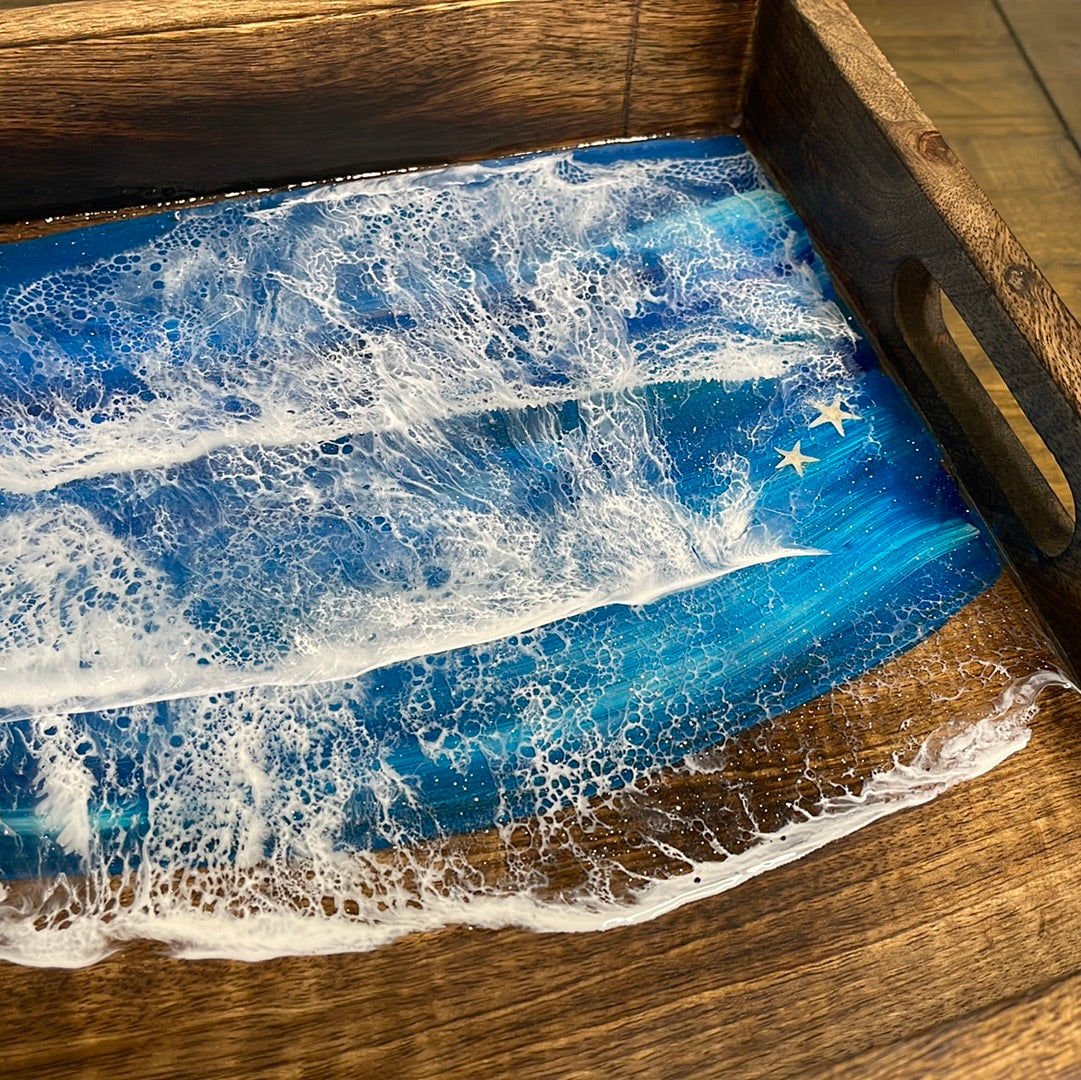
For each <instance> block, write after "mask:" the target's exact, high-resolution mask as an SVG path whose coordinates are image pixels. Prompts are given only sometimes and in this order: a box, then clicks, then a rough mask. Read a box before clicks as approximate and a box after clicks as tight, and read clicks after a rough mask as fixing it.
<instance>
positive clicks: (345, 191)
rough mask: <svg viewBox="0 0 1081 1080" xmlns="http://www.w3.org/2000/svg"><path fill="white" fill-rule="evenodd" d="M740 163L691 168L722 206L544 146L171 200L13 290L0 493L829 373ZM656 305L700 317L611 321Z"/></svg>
mask: <svg viewBox="0 0 1081 1080" xmlns="http://www.w3.org/2000/svg"><path fill="white" fill-rule="evenodd" d="M752 168H753V166H752V165H751V163H750V161H749V159H747V158H728V159H720V160H719V161H717V162H716V163H714V164H713V165H712V166H711V167H710V168H708V169H699V170H698V171H699V173H701V175H700V176H699V177H698V178H697V180H696V182H698V183H700V184H702V185H704V186H706V187H707V188H708V189H709V190H711V191H713V192H715V193H717V194H719V195H722V196H723V195H724V194H728V195H729V197H728V198H727V199H721V202H720V205H719V206H718V205H715V204H714V203H707V204H705V205H698V204H696V203H695V202H694V201H693V200H692V199H690V198H688V196H687V195H686V194H681V193H680V191H679V189H678V188H677V187H673V186H671V185H669V186H666V185H665V183H664V177H663V175H662V176H660V177H657V176H651V175H650V169H649V168H648V167H645V166H644V164H643V163H642V162H633V161H632V162H624V163H621V164H618V165H607V166H605V167H603V168H600V167H585V166H577V165H575V164H574V163H573V162H572V161H571V158H570V155H567V154H564V155H553V156H551V157H550V158H545V159H539V160H536V161H526V162H519V163H517V164H516V165H515V166H514V169H513V170H511V169H508V168H507V167H494V168H493V167H485V166H472V167H467V168H459V169H456V170H447V171H446V172H444V173H441V174H440V173H435V174H421V175H417V176H410V177H395V178H386V179H384V180H382V181H364V182H361V183H359V184H354V185H350V184H345V185H339V186H337V187H333V188H324V189H318V190H317V191H313V192H310V193H307V194H305V195H303V196H301V197H292V198H290V199H288V200H287V201H285V202H283V203H281V204H279V205H275V206H273V207H270V208H266V209H261V210H260V209H250V208H246V207H245V206H244V205H238V204H226V205H224V206H220V207H211V208H206V209H202V210H196V211H187V212H185V213H184V214H182V215H178V216H177V220H176V224H175V225H174V226H172V227H171V228H169V229H167V230H165V231H164V232H163V233H162V234H161V235H158V236H156V237H155V238H154V239H153V240H150V241H147V242H144V243H143V244H141V245H140V246H138V247H137V248H135V249H133V250H131V251H128V252H124V253H121V254H117V255H115V256H114V255H109V256H104V257H102V258H101V259H99V260H97V261H96V262H92V263H91V264H89V265H87V266H82V267H79V268H76V269H72V270H65V271H63V272H57V273H54V274H48V275H44V276H42V277H40V278H37V279H34V280H31V281H26V282H21V283H19V284H17V285H12V286H10V287H9V288H8V289H7V290H6V292H5V293H4V294H3V295H2V296H0V350H2V352H3V354H4V356H5V357H6V363H5V371H4V374H5V376H6V377H7V378H8V379H9V380H10V381H11V383H12V388H11V389H12V392H8V393H5V395H4V403H3V409H4V411H5V414H4V416H3V417H0V421H2V423H3V427H4V428H5V429H6V437H5V441H4V447H3V450H2V452H0V490H4V491H8V492H15V493H23V494H26V493H32V492H37V491H43V490H50V489H52V488H55V487H57V486H58V485H62V484H65V483H70V482H72V481H75V480H79V479H85V478H89V477H94V476H100V475H104V474H107V473H110V472H118V471H127V470H132V469H154V468H166V467H168V466H170V465H175V464H178V463H182V462H186V461H192V460H195V459H196V458H198V457H200V456H202V455H204V454H207V453H210V452H212V451H214V450H216V449H219V448H221V447H223V446H245V445H254V444H260V445H265V446H274V445H292V444H298V443H303V442H311V441H318V440H329V439H334V438H338V437H340V436H342V435H355V434H358V433H361V432H383V431H400V430H406V429H408V428H410V427H412V426H416V425H424V424H425V423H427V422H429V421H431V420H433V419H440V418H447V417H449V416H454V415H459V414H461V413H468V412H478V411H485V410H491V409H510V408H528V407H531V406H541V405H544V404H548V403H551V402H553V401H555V400H565V399H575V398H581V397H586V396H589V395H591V394H595V393H598V392H611V391H619V390H623V389H626V388H630V387H638V386H643V385H648V384H652V383H657V382H663V381H671V380H681V379H715V380H742V379H748V378H772V377H778V376H780V375H782V374H784V373H785V372H786V371H788V370H790V369H791V368H792V367H793V366H795V365H798V364H803V363H807V362H808V360H809V358H811V360H812V362H815V356H816V354H817V362H818V363H820V364H821V365H823V366H824V367H829V366H830V364H833V365H834V366H835V367H836V365H837V363H838V360H839V358H838V356H837V354H836V350H835V348H834V345H835V343H836V342H837V341H839V340H842V339H844V340H847V336H848V333H849V332H848V328H847V326H846V325H845V322H844V319H843V318H842V316H841V315H840V313H839V312H838V311H837V309H836V308H835V307H834V306H833V305H832V304H829V303H827V302H825V301H824V300H823V299H822V297H821V294H820V292H819V290H818V287H817V283H816V282H815V281H814V278H813V275H809V274H808V273H807V272H806V270H800V269H793V270H792V271H791V273H789V274H787V275H778V274H777V272H776V267H777V265H778V264H779V263H781V264H783V263H785V262H786V261H787V255H786V247H787V245H789V244H790V243H791V228H790V224H789V220H788V213H789V211H788V210H787V207H786V205H785V204H784V203H783V201H782V200H781V199H780V198H779V196H777V195H776V194H775V193H774V192H771V191H764V190H763V191H753V192H750V193H745V194H740V195H732V194H730V193H731V192H732V191H733V190H734V187H733V184H734V182H735V181H736V180H738V178H739V177H740V176H741V175H743V174H746V173H747V172H748V171H749V170H751V169H752ZM572 169H574V170H577V171H578V172H580V173H581V174H582V175H581V177H576V178H575V180H574V181H573V182H568V180H567V176H568V173H569V171H571V170H572ZM585 181H589V182H585ZM662 310H664V311H666V312H668V313H669V315H671V316H674V317H675V318H679V317H680V316H682V315H684V314H686V313H689V312H697V313H698V315H697V317H696V319H695V321H694V324H693V325H692V326H691V327H689V328H688V330H687V332H686V333H681V334H676V335H673V334H672V332H671V326H667V327H665V328H663V329H662V330H656V329H654V330H651V329H649V328H646V327H642V328H641V329H639V330H634V329H633V328H629V327H630V324H631V323H634V321H635V320H641V319H642V318H643V317H644V316H647V315H648V314H649V313H651V312H653V313H656V312H660V311H662ZM406 330H407V332H403V331H406ZM796 337H799V338H801V339H802V340H801V341H800V342H799V343H798V344H796V343H795V340H794V339H795V338H796ZM20 395H21V396H20Z"/></svg>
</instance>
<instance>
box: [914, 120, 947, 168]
mask: <svg viewBox="0 0 1081 1080" xmlns="http://www.w3.org/2000/svg"><path fill="white" fill-rule="evenodd" d="M919 150H920V154H921V155H922V156H923V157H925V158H927V159H928V160H930V161H937V162H940V163H941V164H943V165H952V164H953V162H954V160H955V159H954V156H953V151H952V150H951V149H950V148H949V146H947V145H946V140H945V139H944V138H942V134H941V133H940V132H939V131H936V130H935V129H934V128H931V129H930V130H929V131H924V132H921V133H920V138H919Z"/></svg>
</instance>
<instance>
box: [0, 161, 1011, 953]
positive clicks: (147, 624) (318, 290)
mask: <svg viewBox="0 0 1081 1080" xmlns="http://www.w3.org/2000/svg"><path fill="white" fill-rule="evenodd" d="M830 296H831V292H830V287H829V283H828V281H827V280H826V279H825V277H824V275H823V272H822V270H821V267H820V264H819V263H818V262H817V260H816V259H815V257H814V256H813V254H812V253H811V251H810V247H809V244H808V242H807V238H806V235H805V233H804V232H803V229H802V226H801V225H800V223H799V222H798V220H796V219H795V218H794V216H793V215H792V213H791V211H790V209H789V208H788V207H787V205H786V204H785V203H784V202H783V200H782V199H781V198H780V197H779V196H778V195H777V194H776V193H774V192H773V191H771V190H770V189H769V188H768V186H767V185H766V183H765V182H764V180H763V178H762V177H761V175H760V174H759V172H758V170H757V168H756V167H755V165H754V163H753V161H752V160H751V159H750V158H749V157H748V156H747V155H746V154H745V153H744V152H743V151H742V148H741V147H740V146H739V144H737V143H735V142H734V141H731V140H719V141H712V142H694V143H686V142H649V143H641V144H621V145H617V146H611V147H605V148H593V149H588V150H581V151H577V152H573V153H572V152H566V153H556V154H547V155H539V156H535V157H529V158H520V159H513V160H510V161H507V162H501V163H496V164H487V165H475V166H465V167H456V168H451V169H446V170H442V171H437V172H431V173H418V174H413V175H409V176H395V177H389V178H385V179H381V180H375V181H364V182H360V183H356V184H346V185H339V186H336V187H333V188H327V189H317V190H309V191H305V192H302V193H293V194H289V195H284V196H274V197H270V198H264V199H261V200H258V201H238V202H234V203H226V204H222V205H219V206H215V207H210V208H204V209H198V210H190V211H184V212H182V213H179V214H176V215H162V216H158V217H151V218H145V219H140V220H135V221H129V222H125V223H120V224H116V225H110V226H102V227H97V228H94V229H88V230H83V231H82V232H78V233H72V234H68V235H65V236H62V237H58V238H52V239H47V240H39V241H33V242H30V243H26V244H22V245H16V246H11V247H8V248H6V249H0V426H2V431H3V438H2V442H0V536H2V538H3V542H2V544H0V552H2V554H0V560H2V561H3V564H4V565H3V568H2V573H0V650H2V654H0V709H2V710H3V716H4V718H5V719H6V720H7V721H8V722H7V723H6V724H4V725H0V755H2V763H0V871H2V873H3V875H4V876H5V877H6V878H7V879H8V885H7V886H6V890H7V895H6V900H5V901H4V903H3V904H2V905H0V920H2V922H0V940H2V941H3V942H4V945H3V947H2V948H0V952H2V953H3V955H6V956H9V957H11V958H14V959H18V960H22V961H24V962H40V963H85V962H90V961H92V960H94V959H95V958H97V957H98V956H100V955H102V954H103V953H104V952H106V951H108V949H109V948H111V947H113V946H114V945H115V943H116V942H118V941H122V940H124V939H126V938H131V937H151V938H158V939H161V940H165V941H169V942H171V943H172V944H174V945H175V946H176V947H178V948H180V949H182V950H186V951H188V952H189V953H192V954H205V953H214V954H218V955H244V956H252V955H272V954H275V953H283V952H304V951H327V950H335V949H348V948H364V947H370V946H371V945H374V944H378V943H379V942H380V941H384V940H389V939H391V938H393V937H395V936H398V935H400V934H402V933H405V932H407V931H409V930H411V929H415V928H423V927H434V926H439V925H443V924H445V923H447V922H453V921H468V922H470V923H473V924H475V925H476V924H483V925H500V924H506V923H521V924H524V925H532V926H537V927H541V928H561V927H562V928H572V929H580V928H587V927H597V926H602V925H607V924H610V923H620V922H624V921H633V920H634V919H636V918H639V917H641V916H642V913H649V912H653V913H655V912H657V911H660V910H662V909H667V908H668V907H671V906H672V905H673V904H676V903H679V902H683V899H686V898H688V897H690V896H693V895H696V894H697V893H698V892H701V891H703V890H706V891H716V890H717V889H719V888H723V887H726V884H731V883H732V882H733V881H735V880H736V879H737V878H740V876H741V875H742V876H746V875H747V874H748V873H752V872H755V867H756V866H758V867H759V868H761V866H762V865H765V862H768V861H769V860H770V859H772V860H773V861H777V860H778V858H779V857H778V856H777V855H776V854H773V855H770V856H768V858H767V857H766V856H764V855H759V854H756V852H765V851H766V850H767V849H769V848H770V841H769V838H768V837H762V836H760V835H758V834H759V833H760V832H762V831H763V830H761V829H759V830H757V831H756V821H757V820H758V818H757V810H756V808H755V807H754V806H749V807H744V811H745V813H744V814H743V818H741V819H740V823H739V824H738V826H733V830H734V831H731V830H730V832H729V833H725V831H724V829H722V828H721V826H720V825H718V824H717V823H716V822H712V821H711V819H710V808H709V806H707V805H705V804H703V805H702V806H685V805H684V804H683V803H679V804H676V803H673V802H672V799H671V798H667V797H666V796H665V794H664V791H663V790H661V789H663V788H664V786H665V784H675V785H677V786H678V783H680V782H682V781H683V780H687V779H688V778H693V777H694V776H695V775H697V774H699V773H707V774H708V773H710V772H711V771H712V772H715V773H717V775H718V777H719V778H720V779H719V780H718V782H719V783H723V767H722V766H720V765H715V764H713V765H711V764H708V762H710V761H711V760H714V758H715V757H716V755H717V754H718V752H719V751H720V750H723V748H724V747H726V746H727V745H729V743H730V741H731V740H739V739H740V738H742V737H743V736H742V735H741V733H743V732H747V731H749V730H752V729H753V728H754V726H755V725H757V724H761V723H762V722H764V721H767V720H770V719H772V718H775V717H778V716H780V715H782V714H784V713H785V712H787V711H788V710H791V709H793V708H794V707H796V706H800V705H802V704H804V703H806V702H809V701H811V700H812V699H814V698H816V697H818V696H819V695H821V694H823V693H824V692H826V691H827V690H829V689H830V688H831V687H835V686H837V685H839V684H841V683H843V682H845V681H846V680H850V679H853V678H855V677H857V676H859V675H860V674H861V673H863V672H865V671H867V670H868V669H870V668H873V667H874V666H875V665H878V664H881V663H883V662H884V661H886V660H888V659H890V658H891V657H894V656H896V655H898V654H899V653H901V652H903V651H904V650H906V649H908V648H910V647H912V646H914V645H915V644H917V643H918V642H920V641H922V640H923V639H925V638H927V637H928V635H930V634H931V633H932V632H934V631H935V630H937V629H938V628H939V627H941V626H943V624H945V623H946V622H947V620H949V619H950V618H951V617H952V616H953V615H955V614H956V613H957V612H958V611H959V610H961V609H962V608H963V607H964V605H965V604H966V603H967V602H968V601H969V600H971V599H973V598H974V597H975V596H976V595H978V594H979V593H980V592H982V591H983V590H984V589H985V588H986V587H987V586H988V585H989V584H991V583H992V582H993V581H994V580H995V578H996V577H997V575H998V564H997V561H996V559H995V556H994V554H993V553H992V550H991V548H990V546H989V544H988V542H987V540H986V539H985V537H984V536H983V534H982V533H981V531H980V529H979V528H978V526H977V524H976V523H975V521H974V520H973V518H972V517H971V516H970V514H969V513H968V511H967V510H966V509H965V507H964V505H963V503H962V502H961V500H960V498H959V496H958V494H957V492H956V491H955V490H954V488H953V487H952V484H951V481H950V480H949V479H948V477H947V476H946V475H945V474H944V473H943V472H942V470H941V467H940V465H939V455H938V451H937V449H936V447H935V446H934V444H933V442H932V441H931V440H930V438H929V437H928V436H927V434H926V433H925V432H924V431H923V430H922V429H921V428H920V426H919V425H918V423H917V422H916V420H915V418H914V417H913V416H912V414H911V413H910V411H909V410H908V409H907V407H906V406H905V404H904V403H903V401H902V400H901V399H900V397H899V395H898V393H897V392H896V390H895V389H894V388H893V386H892V384H891V383H889V381H888V380H886V379H885V378H884V377H883V376H882V375H881V374H880V373H879V372H878V371H877V370H876V369H875V367H874V365H873V360H872V358H871V357H870V356H869V355H868V353H867V352H866V350H864V349H863V348H862V347H861V346H860V344H859V342H858V338H857V335H856V334H855V333H854V332H853V330H852V328H851V327H850V325H849V324H848V322H847V321H846V319H845V318H844V316H843V314H842V313H841V311H840V310H839V309H838V307H837V306H836V305H835V304H834V303H833V302H832V300H831V299H830ZM988 697H990V695H988ZM981 701H982V699H981ZM1017 701H1021V705H1020V706H1019V707H1018V708H1014V707H1013V706H1014V705H1015V704H1016V702H1017ZM981 708H982V709H983V711H982V712H981V713H980V717H981V719H979V723H983V724H984V725H985V726H984V728H979V723H976V724H975V726H974V727H973V728H972V730H977V728H978V729H979V730H981V731H985V732H986V730H992V731H993V732H997V734H996V735H994V736H993V737H990V736H989V737H987V738H985V739H984V741H983V742H979V745H975V744H972V743H971V742H970V743H965V742H964V740H963V739H962V741H961V744H957V743H956V742H955V743H950V747H952V748H953V749H952V750H951V751H950V753H953V754H954V757H953V758H950V757H949V755H948V754H946V755H945V756H944V755H943V754H942V753H939V754H938V756H937V757H935V758H934V761H933V763H932V764H931V765H928V766H926V767H925V768H924V774H923V780H922V781H920V782H918V783H917V782H915V781H913V782H911V783H909V782H908V781H906V780H905V778H904V777H903V776H902V775H901V774H896V775H894V774H892V773H891V774H888V776H887V778H886V779H883V778H879V779H878V780H875V781H873V782H871V783H869V784H868V785H867V786H866V792H865V794H864V795H860V793H859V784H858V783H857V782H856V781H853V782H852V787H853V792H852V793H851V794H849V795H846V794H844V792H843V790H841V789H839V788H837V787H836V786H834V787H829V790H830V791H831V792H832V794H831V795H829V797H826V788H827V787H828V786H829V785H827V784H826V782H825V780H823V782H822V791H823V801H822V803H821V805H820V807H819V810H820V811H821V813H820V815H819V816H818V817H815V818H812V819H811V820H810V821H809V822H807V821H805V822H804V823H803V824H802V825H801V826H800V828H799V830H797V831H792V830H791V829H790V830H788V831H787V832H786V833H785V834H784V837H785V838H784V840H783V844H784V845H788V846H789V847H792V845H795V848H793V850H795V853H796V854H799V853H800V851H802V850H804V849H810V848H812V847H814V846H817V845H818V844H820V843H822V842H825V840H826V839H828V838H829V837H830V836H832V835H835V834H839V833H841V832H844V831H849V830H850V829H851V828H855V827H858V825H859V824H861V823H862V822H863V821H864V820H869V819H872V818H873V817H874V816H876V815H877V814H878V813H880V812H885V809H883V808H885V807H888V808H889V809H893V808H895V807H896V806H898V805H902V804H904V802H905V800H906V798H908V799H909V801H919V799H920V798H924V797H929V795H927V792H928V791H931V793H933V791H936V790H939V789H940V788H941V787H944V786H948V784H949V783H952V782H954V781H955V780H956V779H959V778H961V777H962V776H964V775H967V774H969V773H971V772H973V771H979V770H980V769H982V768H985V767H987V766H988V765H989V764H991V763H992V762H993V760H995V759H996V756H1001V755H1002V754H1003V753H1005V752H1008V750H1010V749H1013V748H1016V746H1017V745H1020V742H1022V741H1023V737H1024V736H1023V728H1022V727H1021V726H1020V720H1019V719H1018V717H1019V716H1021V715H1022V714H1026V715H1027V712H1026V711H1027V710H1030V709H1031V700H1030V697H1028V696H1026V693H1025V692H1024V691H1023V690H1018V691H1016V692H1015V693H1014V697H1013V698H1011V699H1009V700H1008V701H1006V702H1005V704H1002V703H1000V704H999V705H994V704H992V703H991V702H990V701H989V700H988V701H986V702H982V705H981ZM988 724H990V725H991V728H990V729H988V728H987V725H988ZM996 724H998V725H999V726H998V727H996V726H995V725H996ZM966 730H967V729H966ZM852 740H853V744H852V745H853V750H854V752H855V753H856V754H857V756H858V737H857V736H856V735H853V736H852ZM977 742H978V740H977ZM958 745H961V749H960V750H958V749H957V747H958ZM973 746H975V749H973ZM897 748H898V750H899V751H901V750H904V751H907V753H908V756H909V757H911V756H912V755H913V754H914V753H916V749H917V747H916V745H914V744H912V745H909V744H906V743H905V742H904V740H903V739H902V740H899V741H898V743H897ZM926 753H930V751H926ZM966 754H967V755H968V756H966ZM711 755H713V757H711ZM936 770H938V771H937V772H936ZM932 774H933V779H930V780H929V779H928V776H931V775H932ZM659 776H663V777H665V778H667V779H665V780H663V781H659V780H658V777H659ZM890 777H892V779H890ZM898 777H900V778H898ZM681 778H682V779H681ZM891 783H896V785H899V786H898V787H897V790H894V789H893V788H891V787H890V784H891ZM830 784H832V780H831V781H830ZM875 784H878V785H879V787H882V788H883V790H887V789H888V791H889V794H888V797H885V796H884V797H883V799H882V800H880V801H879V802H875V798H877V796H876V795H875V794H874V793H875V792H876V791H877V790H878V788H876V787H874V785H875ZM906 784H908V786H907V787H906ZM921 785H922V786H921ZM898 792H900V794H898ZM846 799H848V800H849V802H846ZM666 800H667V801H666ZM831 800H832V801H831ZM861 800H862V801H861ZM722 801H723V800H720V801H718V803H717V805H718V806H719V805H720V804H721V802H722ZM793 805H795V804H793ZM869 805H870V806H871V808H872V810H873V811H874V812H873V813H871V816H870V818H868V813H869V811H868V809H867V807H868V806H869ZM875 808H877V809H875ZM774 809H775V808H774ZM632 818H633V822H632ZM838 822H842V824H840V825H838ZM789 833H791V836H792V837H794V838H795V837H797V836H798V840H797V839H792V840H790V839H789V838H788V834H789ZM737 834H738V837H737ZM778 835H780V834H778ZM733 837H737V839H738V842H736V841H735V840H733ZM759 840H761V841H762V842H761V843H758V842H757V841H759ZM800 845H802V846H800ZM797 849H798V850H797ZM786 850H787V849H786ZM792 857H794V856H792ZM756 859H757V860H758V863H756ZM782 861H783V860H782ZM692 871H693V872H692ZM57 875H60V876H59V877H57ZM73 903H74V904H75V906H74V907H73Z"/></svg>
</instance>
